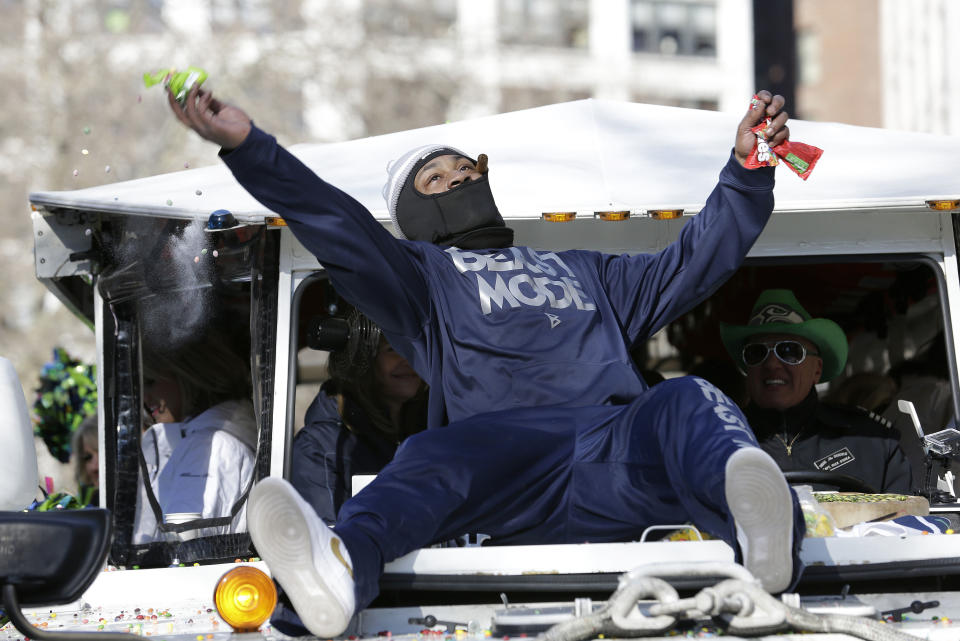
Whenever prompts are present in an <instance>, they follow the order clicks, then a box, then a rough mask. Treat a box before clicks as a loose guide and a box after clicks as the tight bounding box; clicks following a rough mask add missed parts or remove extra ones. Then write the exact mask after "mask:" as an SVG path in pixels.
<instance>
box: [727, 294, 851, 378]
mask: <svg viewBox="0 0 960 641" xmlns="http://www.w3.org/2000/svg"><path fill="white" fill-rule="evenodd" d="M760 334H792V335H793V336H800V337H801V338H805V339H807V340H808V341H810V342H811V343H813V344H814V345H816V346H817V348H818V349H819V350H820V358H822V359H823V375H822V376H821V377H820V382H821V383H823V382H826V381H829V380H830V379H832V378H834V377H836V376H837V375H838V374H839V373H840V372H842V371H843V367H844V365H846V364H847V336H846V335H845V334H844V333H843V330H842V329H840V326H839V325H837V324H836V323H834V322H833V321H832V320H829V319H826V318H811V317H810V314H808V313H807V310H805V309H804V308H803V306H802V305H801V304H800V303H799V301H797V297H796V296H794V294H793V292H792V291H790V290H789V289H768V290H766V291H764V292H762V293H761V294H760V296H759V297H758V298H757V302H756V303H754V304H753V311H752V312H750V320H749V321H747V324H746V325H730V324H727V323H720V338H721V339H723V345H724V347H726V348H727V353H728V354H730V358H732V359H733V360H734V362H736V363H737V365H738V366H739V367H741V368H744V367H745V365H744V362H743V356H742V352H743V346H744V345H745V344H746V343H747V342H748V341H749V340H750V339H751V338H752V337H754V336H757V335H760Z"/></svg>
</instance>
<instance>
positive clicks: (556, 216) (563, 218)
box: [542, 211, 577, 223]
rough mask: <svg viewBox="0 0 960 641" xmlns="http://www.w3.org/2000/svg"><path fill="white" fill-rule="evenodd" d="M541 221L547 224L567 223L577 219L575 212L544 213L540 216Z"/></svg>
mask: <svg viewBox="0 0 960 641" xmlns="http://www.w3.org/2000/svg"><path fill="white" fill-rule="evenodd" d="M542 216H543V219H544V220H545V221H547V222H548V223H569V222H570V221H571V220H573V219H574V218H576V217H577V212H575V211H545V212H543V214H542Z"/></svg>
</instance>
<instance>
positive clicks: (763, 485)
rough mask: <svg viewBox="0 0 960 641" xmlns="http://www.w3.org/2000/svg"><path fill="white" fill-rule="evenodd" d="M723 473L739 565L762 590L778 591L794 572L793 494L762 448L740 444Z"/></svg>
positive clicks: (784, 586)
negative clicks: (758, 583)
mask: <svg viewBox="0 0 960 641" xmlns="http://www.w3.org/2000/svg"><path fill="white" fill-rule="evenodd" d="M725 473H726V481H725V485H724V492H725V493H726V497H727V505H728V506H729V507H730V512H731V513H732V514H733V519H734V522H735V523H736V526H737V542H738V543H739V544H740V551H741V552H742V553H743V565H744V566H746V568H747V569H748V570H750V572H751V573H752V574H753V576H755V577H756V578H757V579H759V580H760V584H761V585H762V586H763V588H764V589H765V590H766V591H767V592H771V593H778V592H783V591H784V590H786V589H787V588H788V587H789V586H790V578H791V576H792V575H793V497H792V494H791V492H790V487H789V486H788V485H787V481H786V479H784V478H783V472H781V471H780V468H779V467H778V466H777V464H776V463H775V462H774V461H773V459H772V458H771V457H770V455H769V454H767V453H766V452H764V451H763V450H761V449H759V448H744V449H741V450H737V451H736V452H734V453H733V455H732V456H731V457H730V458H729V459H727V465H726V470H725Z"/></svg>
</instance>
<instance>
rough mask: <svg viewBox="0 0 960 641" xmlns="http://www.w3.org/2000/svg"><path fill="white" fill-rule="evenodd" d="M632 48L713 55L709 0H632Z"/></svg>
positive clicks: (712, 5) (711, 3)
mask: <svg viewBox="0 0 960 641" xmlns="http://www.w3.org/2000/svg"><path fill="white" fill-rule="evenodd" d="M630 22H631V26H632V32H633V50H634V51H637V52H640V53H653V54H660V55H664V56H708V57H714V56H716V55H717V7H716V2H714V1H712V0H699V1H698V0H632V2H631V4H630Z"/></svg>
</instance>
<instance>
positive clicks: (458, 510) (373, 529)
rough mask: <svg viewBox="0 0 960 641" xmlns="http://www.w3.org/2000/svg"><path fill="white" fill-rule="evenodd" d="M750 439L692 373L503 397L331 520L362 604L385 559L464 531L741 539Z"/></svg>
mask: <svg viewBox="0 0 960 641" xmlns="http://www.w3.org/2000/svg"><path fill="white" fill-rule="evenodd" d="M756 446H757V443H756V439H755V438H754V436H753V433H752V432H751V430H750V428H749V427H747V423H746V419H744V417H743V414H742V413H741V412H740V410H739V408H737V406H736V405H735V404H734V403H733V402H732V401H730V400H729V399H728V398H727V397H726V396H725V395H724V394H723V393H722V392H720V391H719V390H718V389H717V388H716V387H714V386H713V385H711V384H710V383H708V382H706V381H704V380H703V379H699V378H695V377H684V378H676V379H671V380H668V381H665V382H663V383H660V384H658V385H657V386H655V387H653V388H651V389H650V390H648V391H646V392H644V393H643V394H641V395H640V396H639V397H637V398H636V399H635V400H634V401H633V402H632V403H630V404H629V405H620V406H598V407H583V408H569V407H537V408H523V409H517V410H505V411H500V412H493V413H489V414H482V415H478V416H475V417H472V418H470V419H468V420H465V421H460V422H457V423H452V424H450V425H448V426H446V427H442V428H438V429H431V430H426V431H424V432H420V433H419V434H415V435H414V436H411V437H410V438H408V439H407V440H406V441H404V443H403V444H402V445H401V447H400V448H399V449H398V450H397V453H396V456H395V458H394V460H393V461H392V462H391V463H390V464H389V465H388V466H387V467H385V468H384V469H383V470H382V471H381V472H380V474H379V475H378V476H377V478H376V479H375V480H374V481H373V482H372V483H370V484H369V485H368V486H367V487H365V488H364V489H363V490H362V491H361V492H360V493H359V494H357V495H356V496H355V497H353V498H352V499H350V500H349V501H347V502H346V503H344V505H343V507H342V508H341V510H340V514H339V516H338V520H337V524H336V526H335V528H334V530H335V531H336V533H337V534H338V535H339V536H340V537H341V538H342V539H343V542H344V544H345V545H346V547H347V550H348V551H349V552H350V556H351V559H352V562H353V567H354V579H355V581H356V590H355V591H356V597H357V609H358V610H360V609H361V608H364V607H366V606H367V605H368V604H369V603H370V602H371V601H372V600H373V599H374V598H375V597H376V595H377V593H378V590H379V580H380V575H381V574H382V572H383V565H384V563H385V562H389V561H391V560H393V559H395V558H397V557H400V556H403V555H404V554H407V553H409V552H411V551H413V550H417V549H419V548H422V547H426V546H429V545H431V544H433V543H435V542H438V541H444V540H448V539H452V538H455V537H457V536H460V535H462V534H464V533H468V532H470V533H483V534H487V535H490V536H491V537H492V540H491V543H497V544H504V545H506V544H514V545H522V544H538V543H539V544H546V543H579V542H585V541H592V542H604V541H622V540H630V539H636V538H639V535H640V533H641V532H642V531H643V529H644V528H646V527H647V526H650V525H659V524H676V523H684V522H687V521H692V522H693V523H694V524H696V525H697V526H698V527H699V528H700V529H702V530H704V531H706V532H709V533H711V534H712V535H714V536H717V537H719V538H722V539H723V540H724V541H726V542H727V543H729V544H730V545H731V546H732V547H733V548H734V549H735V550H737V549H738V548H737V545H736V534H735V528H734V524H733V519H732V517H731V516H730V513H729V510H728V508H727V503H726V499H725V497H724V466H725V465H726V462H727V459H728V458H729V457H730V455H731V454H733V452H734V451H736V450H737V449H739V448H743V447H756ZM795 512H796V513H797V515H798V517H799V521H800V523H799V525H798V527H797V528H795V531H797V532H799V536H798V537H797V536H795V538H796V539H798V540H796V543H797V547H798V545H799V538H802V529H799V528H800V526H802V525H803V523H802V517H801V516H800V513H799V509H798V508H797V507H796V506H795Z"/></svg>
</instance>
